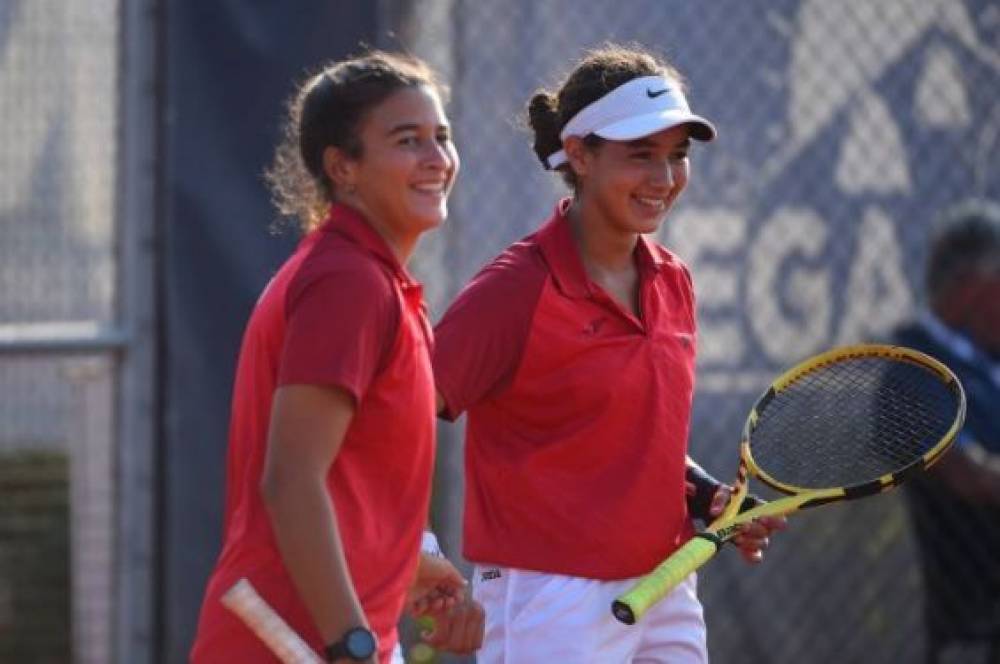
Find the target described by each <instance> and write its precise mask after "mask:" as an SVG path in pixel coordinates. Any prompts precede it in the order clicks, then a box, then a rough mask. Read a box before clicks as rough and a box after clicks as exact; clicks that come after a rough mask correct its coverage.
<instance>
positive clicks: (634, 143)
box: [625, 138, 691, 150]
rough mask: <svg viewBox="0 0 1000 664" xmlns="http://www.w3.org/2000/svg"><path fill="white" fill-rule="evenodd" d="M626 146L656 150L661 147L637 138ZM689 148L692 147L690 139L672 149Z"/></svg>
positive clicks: (646, 139)
mask: <svg viewBox="0 0 1000 664" xmlns="http://www.w3.org/2000/svg"><path fill="white" fill-rule="evenodd" d="M625 145H627V146H628V147H630V148H655V147H659V146H658V145H657V144H656V143H654V142H653V141H651V140H649V139H648V138H637V139H635V140H634V141H627V142H626V143H625ZM689 147H691V139H690V138H685V139H684V140H683V141H681V142H680V143H678V144H677V145H675V146H672V148H671V149H674V150H676V149H677V148H689Z"/></svg>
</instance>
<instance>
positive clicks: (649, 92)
mask: <svg viewBox="0 0 1000 664" xmlns="http://www.w3.org/2000/svg"><path fill="white" fill-rule="evenodd" d="M668 90H670V88H663V89H662V90H657V91H656V92H653V91H652V90H650V89H649V88H646V96H647V97H649V98H650V99H656V98H657V97H659V96H660V95H662V94H666V93H667V91H668Z"/></svg>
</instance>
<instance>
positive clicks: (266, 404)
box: [192, 207, 435, 663]
mask: <svg viewBox="0 0 1000 664" xmlns="http://www.w3.org/2000/svg"><path fill="white" fill-rule="evenodd" d="M430 340H431V331H430V328H429V325H428V322H427V319H426V317H425V310H424V305H423V300H422V292H421V287H420V285H419V284H417V283H416V282H414V281H413V280H412V279H411V278H410V277H409V276H408V275H407V273H406V272H405V270H404V269H403V268H402V267H401V266H400V265H399V263H398V262H397V261H396V259H395V257H394V256H393V254H392V252H391V251H390V250H389V247H388V246H387V245H386V243H385V242H384V241H383V240H382V238H381V237H380V236H379V235H378V233H376V232H375V230H374V229H373V228H372V227H371V226H369V225H368V223H367V222H366V221H365V220H364V219H363V218H362V217H361V216H359V215H358V214H357V213H356V212H354V211H352V210H351V209H349V208H346V207H337V208H335V209H334V210H333V213H332V216H331V219H330V220H329V221H327V222H326V224H325V225H324V226H322V227H321V228H319V229H317V230H315V231H313V232H311V233H310V234H308V235H307V236H306V237H305V238H304V239H303V240H302V242H301V243H300V244H299V246H298V248H297V249H296V251H295V253H294V254H293V255H292V256H291V258H289V260H288V261H287V262H286V263H285V264H284V265H283V266H282V267H281V269H280V270H279V271H278V273H277V275H276V276H275V277H274V279H272V280H271V283H270V284H268V286H267V288H266V289H265V290H264V293H263V294H262V295H261V298H260V300H259V302H258V303H257V306H256V308H255V309H254V312H253V315H252V316H251V318H250V322H249V324H248V326H247V330H246V333H245V335H244V339H243V347H242V349H241V350H240V360H239V368H238V370H237V375H236V384H235V388H234V394H233V407H232V420H231V423H230V437H229V452H228V465H227V486H226V511H225V532H224V544H223V550H222V554H221V555H220V557H219V560H218V563H217V565H216V568H215V571H214V573H213V575H212V578H211V580H210V582H209V585H208V589H207V591H206V595H205V600H204V604H203V606H202V610H201V620H200V624H199V626H198V635H197V639H196V641H195V644H194V649H193V651H192V659H193V661H195V662H199V663H201V662H237V661H238V662H276V661H277V659H275V658H274V656H273V655H271V654H270V653H269V652H268V651H267V649H266V648H265V647H264V645H263V644H262V643H261V642H260V640H259V639H258V638H257V637H256V636H254V635H253V633H252V632H250V630H248V629H247V628H246V627H244V626H243V625H242V624H241V623H240V622H239V621H238V620H237V619H236V618H235V617H234V616H233V615H232V614H231V613H230V612H229V611H228V610H227V609H225V608H224V607H223V606H222V605H221V604H220V603H219V597H220V596H221V595H222V594H223V593H224V592H225V591H226V590H227V589H228V588H229V587H230V586H231V585H232V584H233V583H235V582H236V581H237V580H238V579H239V578H241V577H244V576H245V577H248V578H249V579H250V581H251V583H253V585H254V586H255V587H256V588H257V590H258V591H259V592H260V594H261V595H262V596H263V597H264V599H265V600H266V601H267V602H269V603H270V604H271V606H273V607H274V608H275V609H276V610H277V611H278V613H279V614H280V615H281V616H282V617H283V618H284V619H285V620H286V621H287V622H288V623H289V624H290V625H291V626H292V627H293V628H294V629H295V630H296V631H298V632H299V634H301V635H302V636H303V638H305V639H306V640H307V641H308V642H309V643H310V644H311V645H312V646H314V647H315V648H317V649H320V648H321V647H322V645H323V644H322V643H320V637H319V634H318V632H317V629H316V627H315V625H314V624H313V621H312V618H311V617H310V615H309V613H308V611H307V610H306V607H305V605H304V604H303V603H302V601H301V600H300V599H299V597H298V594H297V593H296V591H295V589H294V586H293V585H292V581H291V579H290V577H289V576H288V573H287V571H286V570H285V567H284V565H283V564H282V561H281V556H280V554H279V552H278V549H277V544H276V541H275V538H274V534H273V531H272V529H271V524H270V520H269V518H268V515H267V512H266V509H265V507H264V504H263V502H262V500H261V496H260V489H259V487H260V481H261V475H262V471H263V465H264V456H265V452H266V449H267V432H268V424H269V418H270V412H271V401H272V397H273V395H274V391H275V390H276V389H277V387H278V386H280V385H291V384H310V385H329V386H336V387H341V388H343V389H346V390H347V391H348V392H350V393H351V394H352V395H353V396H354V398H355V400H356V403H357V410H356V411H355V414H354V418H353V419H352V421H351V424H350V426H349V428H348V430H347V434H346V437H345V439H344V442H343V445H342V447H341V448H340V451H339V453H338V454H337V458H336V460H335V461H334V463H333V465H332V466H331V468H330V471H329V475H328V480H327V486H328V489H329V492H330V496H331V498H332V499H333V503H334V506H335V509H336V514H337V522H338V525H339V529H340V535H341V538H342V539H343V544H344V550H345V553H346V555H347V562H348V565H349V567H350V572H351V577H352V580H353V582H354V586H355V588H356V590H357V593H358V596H359V598H360V600H361V604H362V606H363V608H364V611H365V615H366V616H367V618H368V620H369V622H370V624H371V627H372V629H373V630H374V631H375V632H376V633H377V634H378V636H379V639H380V644H379V645H380V648H379V652H380V657H381V658H382V661H384V662H386V661H388V658H389V653H390V651H391V649H392V647H393V645H394V644H395V642H396V622H397V621H398V619H399V615H400V612H401V611H402V606H403V601H404V597H405V594H406V590H407V588H408V587H409V584H410V582H411V581H412V578H413V575H414V573H415V570H416V562H417V557H418V556H417V554H418V551H419V549H420V537H421V532H422V530H423V527H424V525H425V523H426V518H427V505H428V501H429V498H430V480H431V472H432V468H433V459H434V431H435V418H434V386H433V375H432V371H431V365H430Z"/></svg>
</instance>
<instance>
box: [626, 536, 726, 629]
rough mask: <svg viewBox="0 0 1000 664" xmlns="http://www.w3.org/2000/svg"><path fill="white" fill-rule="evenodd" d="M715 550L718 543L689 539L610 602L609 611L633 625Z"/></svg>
mask: <svg viewBox="0 0 1000 664" xmlns="http://www.w3.org/2000/svg"><path fill="white" fill-rule="evenodd" d="M718 550H719V543H718V542H717V541H716V540H714V539H713V538H711V536H707V535H696V536H694V537H692V538H691V539H690V540H689V541H688V542H687V543H686V544H685V545H684V546H682V547H681V548H679V549H677V551H675V552H674V553H673V555H671V556H670V557H669V558H667V559H666V560H664V561H663V562H662V563H660V565H659V566H658V567H657V568H656V569H654V570H653V571H652V572H650V573H649V574H647V575H646V576H644V577H642V578H641V579H640V580H639V581H638V582H637V583H636V584H635V585H634V586H632V588H631V589H630V590H629V591H628V592H626V593H625V594H624V595H622V596H621V597H619V598H618V599H616V600H615V601H614V602H612V603H611V612H612V613H613V614H615V618H617V619H618V620H619V621H620V622H623V623H625V624H626V625H632V624H634V623H635V621H637V620H639V619H640V618H642V617H643V616H644V615H645V614H646V611H648V610H649V608H650V607H651V606H653V605H654V604H656V603H657V602H659V601H660V600H661V599H663V598H664V597H666V596H667V594H668V593H669V592H670V591H671V590H673V589H674V588H676V587H677V585H678V584H679V583H680V582H681V581H683V580H684V579H686V578H687V576H688V575H689V574H691V572H693V571H695V570H696V569H698V568H699V567H701V566H702V565H704V564H705V563H707V562H708V561H709V560H711V558H712V556H714V555H715V553H716V552H717V551H718Z"/></svg>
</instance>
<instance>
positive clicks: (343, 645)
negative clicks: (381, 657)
mask: <svg viewBox="0 0 1000 664" xmlns="http://www.w3.org/2000/svg"><path fill="white" fill-rule="evenodd" d="M377 648H378V641H376V639H375V635H374V634H372V632H371V630H369V629H365V628H364V627H352V628H351V629H349V630H347V631H346V632H344V635H343V636H342V637H340V640H339V641H334V642H333V643H331V644H330V645H328V646H327V647H326V650H324V651H323V652H324V654H325V655H326V661H328V662H336V661H337V660H340V659H349V660H352V661H355V662H363V661H365V660H366V659H369V658H370V657H371V656H372V655H374V654H375V650H376V649H377Z"/></svg>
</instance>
